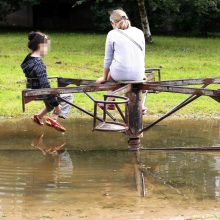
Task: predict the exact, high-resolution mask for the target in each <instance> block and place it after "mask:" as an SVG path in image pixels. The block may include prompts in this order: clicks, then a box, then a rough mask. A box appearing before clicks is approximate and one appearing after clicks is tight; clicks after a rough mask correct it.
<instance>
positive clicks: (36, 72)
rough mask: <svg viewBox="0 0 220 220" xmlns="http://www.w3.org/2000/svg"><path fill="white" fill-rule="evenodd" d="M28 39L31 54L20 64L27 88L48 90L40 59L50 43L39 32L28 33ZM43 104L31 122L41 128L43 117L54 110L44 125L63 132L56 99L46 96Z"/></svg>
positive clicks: (45, 53)
mask: <svg viewBox="0 0 220 220" xmlns="http://www.w3.org/2000/svg"><path fill="white" fill-rule="evenodd" d="M28 39H29V42H28V48H29V49H30V50H31V53H30V54H28V55H27V57H26V58H25V60H24V61H23V63H22V64H21V68H22V69H23V72H24V73H25V76H26V77H27V88H31V89H40V88H50V83H49V81H48V76H47V71H46V66H45V64H44V63H43V61H42V59H41V58H42V57H43V56H45V55H47V53H48V49H49V43H50V41H49V39H48V37H47V36H46V35H45V34H43V33H40V32H31V33H29V36H28ZM44 104H45V108H44V109H42V110H41V111H40V112H39V113H38V114H36V115H34V116H33V117H32V120H33V121H34V122H35V123H37V124H39V125H41V126H42V125H44V121H43V117H44V116H45V115H46V114H47V113H48V112H51V111H52V110H54V111H53V114H52V116H51V117H49V118H47V120H46V124H47V125H48V126H51V127H54V128H55V129H57V130H59V131H65V130H66V129H65V128H64V127H63V126H62V125H60V124H59V123H58V115H59V113H60V112H61V107H60V105H59V102H58V100H57V98H56V97H55V96H53V95H47V96H45V99H44Z"/></svg>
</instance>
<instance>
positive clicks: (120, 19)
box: [110, 9, 131, 30]
mask: <svg viewBox="0 0 220 220" xmlns="http://www.w3.org/2000/svg"><path fill="white" fill-rule="evenodd" d="M110 21H111V22H113V23H115V24H116V26H117V28H118V29H122V30H126V29H128V28H129V27H130V26H131V22H130V21H129V19H128V16H127V14H126V12H125V11H123V10H121V9H116V10H113V11H112V12H110Z"/></svg>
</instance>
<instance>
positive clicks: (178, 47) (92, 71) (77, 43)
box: [0, 33, 220, 118]
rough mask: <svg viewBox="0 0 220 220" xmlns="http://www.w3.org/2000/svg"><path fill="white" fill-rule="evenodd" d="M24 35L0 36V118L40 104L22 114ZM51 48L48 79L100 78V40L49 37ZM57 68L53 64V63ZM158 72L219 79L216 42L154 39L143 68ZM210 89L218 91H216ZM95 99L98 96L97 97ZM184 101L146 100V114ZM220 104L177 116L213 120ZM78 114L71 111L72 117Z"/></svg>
mask: <svg viewBox="0 0 220 220" xmlns="http://www.w3.org/2000/svg"><path fill="white" fill-rule="evenodd" d="M26 35H27V33H0V103H1V106H0V116H3V117H11V116H16V117H18V116H20V117H21V116H27V115H31V114H32V113H33V112H36V111H38V110H39V108H40V106H42V104H40V103H30V104H28V108H27V112H26V113H25V114H23V113H22V111H21V90H22V89H23V88H24V87H25V85H24V84H19V83H17V82H18V81H20V80H24V75H23V73H22V71H21V69H20V64H21V62H22V60H23V59H24V57H25V56H26V54H27V53H28V49H27V48H26V45H27V37H26ZM49 35H50V37H51V40H52V47H51V51H50V53H49V55H48V56H47V57H46V58H45V59H44V60H45V63H46V64H47V69H48V73H49V75H51V76H63V77H72V78H88V79H96V78H97V77H99V76H101V75H102V67H103V58H104V45H105V35H101V34H80V33H51V34H49ZM58 61H59V62H61V64H56V63H57V62H58ZM158 66H162V78H163V79H180V78H198V77H218V76H219V75H220V38H209V39H203V38H184V37H162V36H155V37H154V43H153V44H151V45H148V46H147V52H146V67H158ZM215 88H219V87H218V86H215ZM100 95H101V94H99V95H98V96H100ZM185 97H186V96H185V95H180V94H169V93H160V94H157V95H155V94H150V95H149V97H148V109H149V114H152V115H154V114H163V113H165V112H166V111H168V110H169V109H170V108H172V107H173V106H174V105H175V104H177V103H178V102H180V101H182V100H183V99H184V98H185ZM75 102H76V103H79V104H80V105H81V106H83V107H86V108H88V109H89V110H92V106H93V105H92V103H91V102H90V101H88V100H87V98H86V97H84V96H83V95H82V94H79V95H75ZM219 110H220V104H218V103H217V102H215V101H213V100H212V99H210V98H207V97H202V98H200V99H199V100H197V101H196V102H195V103H192V104H190V105H189V106H187V107H185V108H184V109H182V110H181V111H179V112H178V116H182V117H189V116H193V117H207V118H210V117H212V118H217V117H218V115H219V114H218V112H219ZM76 114H77V111H76V110H73V112H72V116H74V115H76Z"/></svg>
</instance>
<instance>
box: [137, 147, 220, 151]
mask: <svg viewBox="0 0 220 220" xmlns="http://www.w3.org/2000/svg"><path fill="white" fill-rule="evenodd" d="M140 150H148V151H219V150H220V147H170V148H169V147H164V148H163V147H156V148H140Z"/></svg>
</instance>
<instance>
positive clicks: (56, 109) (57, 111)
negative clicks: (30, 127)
mask: <svg viewBox="0 0 220 220" xmlns="http://www.w3.org/2000/svg"><path fill="white" fill-rule="evenodd" d="M54 112H55V113H57V114H59V113H60V112H61V106H60V105H58V106H56V107H55V108H54Z"/></svg>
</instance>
